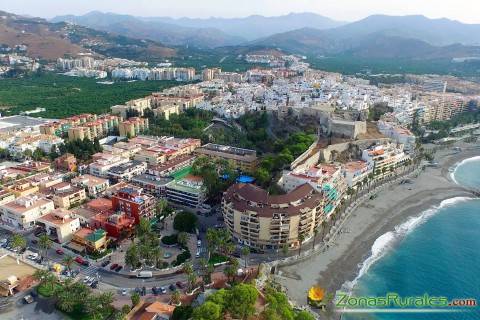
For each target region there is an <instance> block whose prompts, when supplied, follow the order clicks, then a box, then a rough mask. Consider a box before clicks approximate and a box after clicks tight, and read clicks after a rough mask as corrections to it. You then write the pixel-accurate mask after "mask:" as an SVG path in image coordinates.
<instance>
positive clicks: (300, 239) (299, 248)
mask: <svg viewBox="0 0 480 320" xmlns="http://www.w3.org/2000/svg"><path fill="white" fill-rule="evenodd" d="M304 240H305V235H304V234H303V233H301V234H300V235H299V236H298V243H299V245H298V256H300V253H302V243H303V241H304Z"/></svg>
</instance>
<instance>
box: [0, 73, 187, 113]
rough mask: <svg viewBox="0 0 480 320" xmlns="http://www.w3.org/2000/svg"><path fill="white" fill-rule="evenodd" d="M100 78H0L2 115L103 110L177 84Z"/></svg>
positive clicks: (52, 74) (46, 76) (100, 111)
mask: <svg viewBox="0 0 480 320" xmlns="http://www.w3.org/2000/svg"><path fill="white" fill-rule="evenodd" d="M98 81H100V80H96V79H89V78H77V77H68V76H63V75H58V74H54V73H42V74H38V75H33V76H30V77H25V78H16V79H1V80H0V109H2V115H13V114H18V113H20V112H22V111H26V110H34V109H36V108H38V107H40V108H45V109H46V111H45V112H40V113H35V114H32V116H38V117H44V118H64V117H67V116H71V115H75V114H80V113H103V112H106V111H108V110H109V109H110V107H111V106H113V105H116V104H123V103H125V102H126V101H128V100H131V99H135V98H141V97H144V96H146V95H148V94H150V93H152V92H157V91H161V90H163V89H165V88H169V87H173V86H177V85H179V84H180V83H179V82H176V81H134V82H125V81H122V82H115V83H113V84H100V83H97V82H98Z"/></svg>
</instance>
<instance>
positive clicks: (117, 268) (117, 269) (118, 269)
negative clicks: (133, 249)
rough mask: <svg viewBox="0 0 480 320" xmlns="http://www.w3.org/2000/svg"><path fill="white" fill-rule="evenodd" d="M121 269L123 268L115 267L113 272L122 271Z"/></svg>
mask: <svg viewBox="0 0 480 320" xmlns="http://www.w3.org/2000/svg"><path fill="white" fill-rule="evenodd" d="M122 269H123V266H117V267H116V268H115V272H120V270H122Z"/></svg>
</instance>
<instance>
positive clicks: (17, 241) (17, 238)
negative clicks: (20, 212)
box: [11, 234, 27, 263]
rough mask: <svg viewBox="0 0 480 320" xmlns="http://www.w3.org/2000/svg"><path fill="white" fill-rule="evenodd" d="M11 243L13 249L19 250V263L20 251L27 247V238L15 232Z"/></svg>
mask: <svg viewBox="0 0 480 320" xmlns="http://www.w3.org/2000/svg"><path fill="white" fill-rule="evenodd" d="M11 245H12V248H13V249H15V250H17V263H19V261H18V259H19V257H20V251H21V250H22V249H24V248H26V247H27V240H26V239H25V238H24V237H23V236H21V235H19V234H14V235H13V236H12V240H11Z"/></svg>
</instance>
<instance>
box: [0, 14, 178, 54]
mask: <svg viewBox="0 0 480 320" xmlns="http://www.w3.org/2000/svg"><path fill="white" fill-rule="evenodd" d="M0 17H1V19H0V44H5V45H8V46H15V45H19V44H24V45H27V48H28V49H27V54H28V55H29V56H31V57H35V58H41V59H47V60H55V59H57V58H61V57H64V56H76V55H78V54H80V53H91V54H94V55H105V56H114V57H123V58H129V59H132V58H135V59H146V58H152V57H157V58H162V57H171V56H174V55H175V50H174V49H171V48H169V47H166V46H164V45H162V44H160V43H158V42H154V41H147V40H138V39H133V38H129V37H126V36H123V35H113V34H109V33H107V32H104V31H97V30H94V29H91V28H87V27H83V26H76V25H71V24H68V23H65V22H59V23H51V22H48V21H46V20H44V19H40V18H30V17H23V16H19V15H15V14H11V13H7V12H3V11H0Z"/></svg>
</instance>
